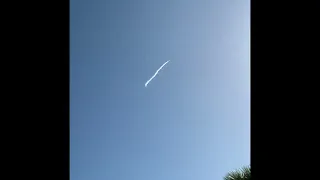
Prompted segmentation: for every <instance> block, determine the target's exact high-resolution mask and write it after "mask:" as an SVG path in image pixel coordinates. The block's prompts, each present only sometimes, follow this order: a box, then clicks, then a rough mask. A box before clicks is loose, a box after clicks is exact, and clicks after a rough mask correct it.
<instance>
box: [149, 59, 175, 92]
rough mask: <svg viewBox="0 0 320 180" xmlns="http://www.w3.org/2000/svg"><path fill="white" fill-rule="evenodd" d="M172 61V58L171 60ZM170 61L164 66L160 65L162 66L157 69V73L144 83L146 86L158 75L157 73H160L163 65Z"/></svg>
mask: <svg viewBox="0 0 320 180" xmlns="http://www.w3.org/2000/svg"><path fill="white" fill-rule="evenodd" d="M169 61H170V60H169ZM169 61H167V62H165V63H164V64H163V65H162V66H160V68H159V69H158V70H157V71H156V73H154V75H153V76H152V77H151V78H150V79H149V80H148V81H147V82H146V83H145V84H144V86H145V87H147V86H148V84H149V82H150V81H152V79H153V78H154V77H156V75H157V74H158V72H159V71H160V70H161V69H162V68H163V66H165V65H166V64H167V63H168V62H169Z"/></svg>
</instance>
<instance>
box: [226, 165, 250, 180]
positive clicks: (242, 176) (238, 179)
mask: <svg viewBox="0 0 320 180" xmlns="http://www.w3.org/2000/svg"><path fill="white" fill-rule="evenodd" d="M224 180H251V167H250V166H246V167H243V168H241V169H239V170H235V171H232V172H229V173H228V174H227V175H226V176H225V177H224Z"/></svg>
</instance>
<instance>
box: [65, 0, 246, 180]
mask: <svg viewBox="0 0 320 180" xmlns="http://www.w3.org/2000/svg"><path fill="white" fill-rule="evenodd" d="M70 5H71V12H70V18H71V19H70V28H71V29H70V40H71V41H70V50H71V60H70V63H71V69H70V78H71V79H70V88H71V92H70V103H71V107H70V113H71V115H70V116H71V117H70V176H71V180H182V179H183V180H222V179H223V176H224V175H225V174H226V173H227V172H229V171H231V170H234V169H236V168H240V167H241V166H244V165H249V164H250V1H249V0H71V1H70ZM168 60H170V62H169V63H168V64H167V65H166V66H164V68H163V69H162V70H161V71H160V72H159V74H158V76H156V77H155V78H154V79H153V80H152V81H151V82H150V83H149V85H148V87H147V88H145V87H144V84H145V82H146V81H147V80H148V79H149V78H150V77H151V76H152V75H153V74H154V73H155V71H156V70H157V69H158V68H159V67H160V66H161V65H162V64H163V63H164V62H166V61H168Z"/></svg>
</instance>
